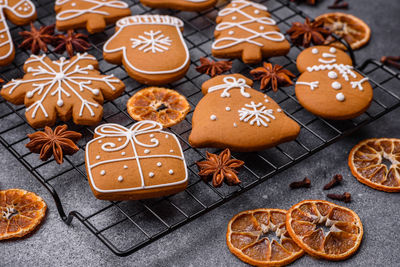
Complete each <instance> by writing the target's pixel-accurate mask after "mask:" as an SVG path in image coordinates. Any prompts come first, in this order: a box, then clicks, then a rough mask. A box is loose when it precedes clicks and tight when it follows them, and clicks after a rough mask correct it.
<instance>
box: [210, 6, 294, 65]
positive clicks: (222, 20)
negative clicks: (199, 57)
mask: <svg viewBox="0 0 400 267" xmlns="http://www.w3.org/2000/svg"><path fill="white" fill-rule="evenodd" d="M216 21H217V23H218V25H217V27H216V28H215V32H214V35H215V39H216V40H215V41H214V43H213V44H212V54H213V56H215V57H219V58H242V60H243V62H244V63H257V62H260V61H261V60H262V58H263V57H272V56H282V55H286V54H287V53H288V52H289V50H290V44H289V42H288V41H287V40H286V39H285V36H284V35H283V34H282V33H280V32H279V28H278V26H276V22H275V21H274V20H273V19H272V18H271V15H270V14H269V13H268V12H267V8H266V7H265V6H263V5H260V4H258V3H253V2H251V1H245V0H233V1H231V3H230V4H228V5H227V6H226V7H225V8H224V9H222V10H221V11H220V12H219V13H218V17H217V19H216Z"/></svg>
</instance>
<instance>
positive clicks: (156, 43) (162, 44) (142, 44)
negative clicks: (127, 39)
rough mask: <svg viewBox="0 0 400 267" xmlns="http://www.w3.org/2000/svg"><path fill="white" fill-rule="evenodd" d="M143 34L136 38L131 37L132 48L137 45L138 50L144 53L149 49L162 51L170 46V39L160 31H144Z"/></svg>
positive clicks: (154, 51)
mask: <svg viewBox="0 0 400 267" xmlns="http://www.w3.org/2000/svg"><path fill="white" fill-rule="evenodd" d="M144 35H145V36H143V35H139V36H138V38H131V41H132V48H136V47H139V48H138V49H139V50H140V51H143V52H145V53H147V52H149V51H151V52H152V53H156V52H164V51H166V50H168V46H171V42H172V40H171V39H170V38H169V36H165V35H164V34H162V33H161V31H156V32H154V31H153V30H151V31H149V32H144Z"/></svg>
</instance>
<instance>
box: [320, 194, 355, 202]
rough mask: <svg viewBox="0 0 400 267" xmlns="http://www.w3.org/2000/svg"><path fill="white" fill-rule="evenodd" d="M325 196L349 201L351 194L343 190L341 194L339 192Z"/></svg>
mask: <svg viewBox="0 0 400 267" xmlns="http://www.w3.org/2000/svg"><path fill="white" fill-rule="evenodd" d="M326 196H327V197H328V198H330V199H334V200H339V201H343V202H344V203H349V202H351V194H350V193H349V192H344V193H343V194H342V195H341V194H328V195H326Z"/></svg>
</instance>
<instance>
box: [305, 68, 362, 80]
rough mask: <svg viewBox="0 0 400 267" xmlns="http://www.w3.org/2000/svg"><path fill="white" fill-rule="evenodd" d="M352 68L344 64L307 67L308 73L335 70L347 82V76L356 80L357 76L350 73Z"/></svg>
mask: <svg viewBox="0 0 400 267" xmlns="http://www.w3.org/2000/svg"><path fill="white" fill-rule="evenodd" d="M352 69H353V66H350V65H344V64H326V65H314V66H312V67H307V71H308V72H313V71H321V70H337V71H339V73H340V75H342V77H343V78H344V79H345V80H346V81H349V75H350V76H352V77H353V78H357V75H356V74H355V73H354V72H353V71H352Z"/></svg>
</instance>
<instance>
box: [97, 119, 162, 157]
mask: <svg viewBox="0 0 400 267" xmlns="http://www.w3.org/2000/svg"><path fill="white" fill-rule="evenodd" d="M161 130H162V125H161V124H160V123H157V122H155V121H140V122H137V123H135V124H134V125H132V126H131V127H130V128H126V127H124V126H122V125H118V124H114V123H107V124H103V125H100V126H98V127H97V128H96V129H95V133H96V134H97V135H99V136H100V137H122V138H124V139H125V142H124V143H123V144H122V145H116V144H115V143H114V142H107V143H104V144H103V145H102V146H101V148H102V149H103V150H104V151H106V152H115V151H118V150H122V149H124V148H125V147H127V146H128V144H129V143H130V142H133V143H132V145H134V144H138V145H140V146H143V147H149V148H151V147H156V146H158V145H159V143H160V142H159V141H158V139H157V138H151V140H150V142H151V144H144V143H142V142H140V141H139V140H137V136H138V135H141V134H147V133H152V132H154V133H155V132H160V131H161ZM134 150H135V148H134Z"/></svg>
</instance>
